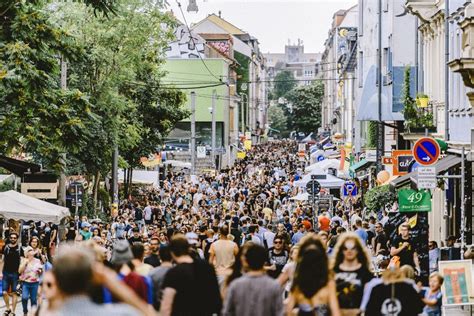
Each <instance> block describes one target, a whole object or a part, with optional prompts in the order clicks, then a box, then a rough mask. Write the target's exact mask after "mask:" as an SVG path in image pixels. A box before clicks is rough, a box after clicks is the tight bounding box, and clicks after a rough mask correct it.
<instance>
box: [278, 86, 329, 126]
mask: <svg viewBox="0 0 474 316" xmlns="http://www.w3.org/2000/svg"><path fill="white" fill-rule="evenodd" d="M323 97H324V85H323V83H322V82H321V81H315V82H313V83H312V84H311V85H307V86H300V87H297V88H294V89H293V90H291V91H290V92H289V93H288V94H287V96H286V98H287V99H288V102H289V103H290V104H291V108H292V111H291V112H290V113H289V116H288V127H289V128H291V129H292V130H295V131H297V132H304V133H310V132H315V131H316V130H317V129H318V128H319V127H321V104H322V101H323Z"/></svg>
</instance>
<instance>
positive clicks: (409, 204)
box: [398, 189, 431, 212]
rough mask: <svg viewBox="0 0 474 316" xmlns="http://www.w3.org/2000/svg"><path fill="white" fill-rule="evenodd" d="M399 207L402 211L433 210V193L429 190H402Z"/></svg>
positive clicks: (399, 195)
mask: <svg viewBox="0 0 474 316" xmlns="http://www.w3.org/2000/svg"><path fill="white" fill-rule="evenodd" d="M398 207H399V210H400V212H431V195H430V193H429V191H415V190H411V189H405V190H400V191H398Z"/></svg>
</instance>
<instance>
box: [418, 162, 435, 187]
mask: <svg viewBox="0 0 474 316" xmlns="http://www.w3.org/2000/svg"><path fill="white" fill-rule="evenodd" d="M417 170H418V181H417V187H418V189H435V188H436V184H437V181H436V168H435V167H421V166H420V167H418V168H417Z"/></svg>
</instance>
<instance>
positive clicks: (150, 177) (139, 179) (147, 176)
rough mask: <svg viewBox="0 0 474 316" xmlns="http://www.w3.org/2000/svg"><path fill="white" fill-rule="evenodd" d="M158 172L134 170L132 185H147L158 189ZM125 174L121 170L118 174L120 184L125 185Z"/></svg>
mask: <svg viewBox="0 0 474 316" xmlns="http://www.w3.org/2000/svg"><path fill="white" fill-rule="evenodd" d="M158 176H159V175H158V171H155V170H133V172H132V183H134V184H145V185H153V186H154V187H158V183H159V180H158ZM124 178H125V176H124V173H123V170H119V172H118V181H119V183H123V181H124Z"/></svg>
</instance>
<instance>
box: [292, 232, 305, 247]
mask: <svg viewBox="0 0 474 316" xmlns="http://www.w3.org/2000/svg"><path fill="white" fill-rule="evenodd" d="M303 236H304V233H302V232H300V231H298V232H296V233H295V234H294V235H293V237H291V243H292V244H293V245H296V244H297V243H298V242H299V241H300V240H301V238H303Z"/></svg>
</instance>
